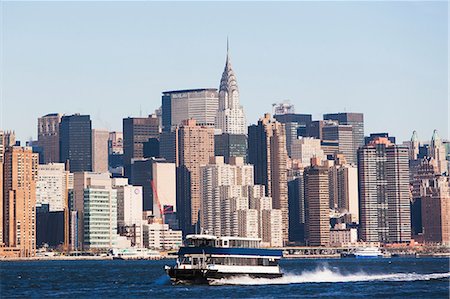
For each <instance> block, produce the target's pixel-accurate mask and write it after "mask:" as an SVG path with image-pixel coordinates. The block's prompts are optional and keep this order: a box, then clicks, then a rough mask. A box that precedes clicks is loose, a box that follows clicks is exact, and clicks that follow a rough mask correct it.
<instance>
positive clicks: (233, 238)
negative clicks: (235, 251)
mask: <svg viewBox="0 0 450 299" xmlns="http://www.w3.org/2000/svg"><path fill="white" fill-rule="evenodd" d="M219 239H221V240H245V241H261V239H260V238H245V237H219Z"/></svg>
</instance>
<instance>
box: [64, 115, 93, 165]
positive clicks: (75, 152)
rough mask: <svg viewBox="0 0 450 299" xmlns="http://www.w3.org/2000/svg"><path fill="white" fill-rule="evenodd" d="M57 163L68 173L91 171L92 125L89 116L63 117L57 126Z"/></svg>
mask: <svg viewBox="0 0 450 299" xmlns="http://www.w3.org/2000/svg"><path fill="white" fill-rule="evenodd" d="M59 145H60V152H59V156H60V158H59V161H60V162H61V163H66V161H69V169H70V172H78V171H91V170H92V124H91V119H90V116H89V115H80V114H74V115H64V116H63V117H62V118H61V123H60V124H59Z"/></svg>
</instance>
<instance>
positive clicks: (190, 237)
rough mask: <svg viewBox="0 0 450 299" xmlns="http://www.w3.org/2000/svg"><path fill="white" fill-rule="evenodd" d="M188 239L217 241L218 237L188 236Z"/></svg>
mask: <svg viewBox="0 0 450 299" xmlns="http://www.w3.org/2000/svg"><path fill="white" fill-rule="evenodd" d="M186 239H193V240H196V239H208V240H217V237H216V236H212V235H187V236H186Z"/></svg>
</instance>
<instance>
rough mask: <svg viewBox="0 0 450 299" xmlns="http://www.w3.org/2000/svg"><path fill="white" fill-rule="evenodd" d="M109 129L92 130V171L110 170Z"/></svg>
mask: <svg viewBox="0 0 450 299" xmlns="http://www.w3.org/2000/svg"><path fill="white" fill-rule="evenodd" d="M108 141H109V131H107V130H100V129H93V130H92V171H93V172H108Z"/></svg>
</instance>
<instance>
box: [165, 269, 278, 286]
mask: <svg viewBox="0 0 450 299" xmlns="http://www.w3.org/2000/svg"><path fill="white" fill-rule="evenodd" d="M166 272H167V274H168V275H169V276H170V279H171V280H172V281H174V282H176V283H187V284H208V283H209V282H211V281H213V280H216V279H222V278H230V277H237V276H245V277H251V278H270V279H272V278H279V277H282V276H283V273H230V272H219V271H217V270H206V269H177V268H169V269H166Z"/></svg>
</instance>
